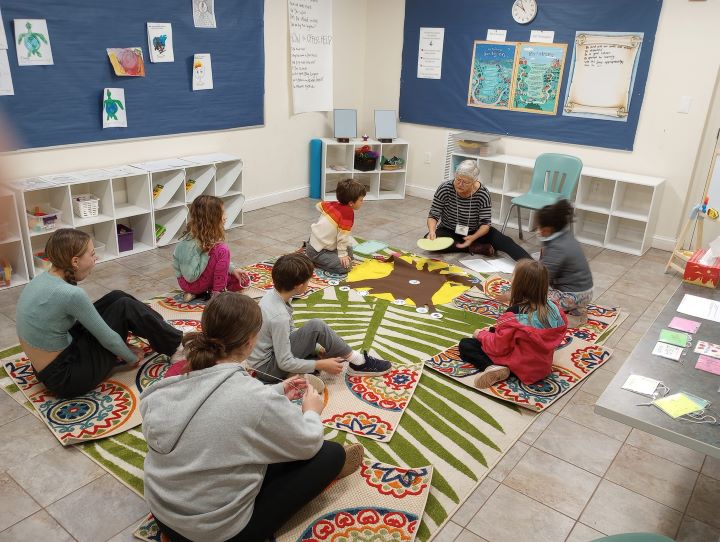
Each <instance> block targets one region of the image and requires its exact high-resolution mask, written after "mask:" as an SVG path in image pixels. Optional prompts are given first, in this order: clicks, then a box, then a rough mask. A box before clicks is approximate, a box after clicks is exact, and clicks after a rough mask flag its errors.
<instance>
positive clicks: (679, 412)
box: [653, 392, 704, 418]
mask: <svg viewBox="0 0 720 542" xmlns="http://www.w3.org/2000/svg"><path fill="white" fill-rule="evenodd" d="M653 404H654V405H655V406H656V407H658V408H659V409H660V410H662V411H663V412H664V413H665V414H667V415H668V416H670V417H671V418H679V417H680V416H684V415H686V414H690V413H691V412H697V411H698V410H702V409H703V408H704V407H703V406H701V405H699V404H698V403H696V402H695V401H693V400H692V399H691V398H690V397H688V396H687V395H686V394H685V393H683V392H680V393H673V394H672V395H668V396H667V397H663V398H662V399H655V400H654V401H653Z"/></svg>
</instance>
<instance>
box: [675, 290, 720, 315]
mask: <svg viewBox="0 0 720 542" xmlns="http://www.w3.org/2000/svg"><path fill="white" fill-rule="evenodd" d="M677 310H678V312H682V313H683V314H689V315H690V316H696V317H697V318H705V320H712V321H713V322H720V302H718V301H713V300H712V299H707V298H705V297H699V296H696V295H690V294H685V297H683V299H682V301H681V302H680V305H679V306H678V309H677Z"/></svg>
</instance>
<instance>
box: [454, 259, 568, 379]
mask: <svg viewBox="0 0 720 542" xmlns="http://www.w3.org/2000/svg"><path fill="white" fill-rule="evenodd" d="M547 295H548V272H547V269H546V268H545V266H544V265H543V264H542V263H540V262H536V261H535V260H527V259H525V260H520V261H519V262H518V263H517V264H516V265H515V272H514V273H513V280H512V287H511V289H510V307H508V309H507V311H506V312H505V313H504V314H502V315H501V316H500V318H498V321H497V323H496V325H495V326H493V327H490V328H488V329H477V330H475V333H474V336H475V338H473V339H470V338H468V339H462V340H461V341H460V356H461V357H462V360H463V361H464V362H466V363H472V364H473V365H475V366H476V367H477V368H478V369H480V370H481V371H482V372H481V373H480V374H478V375H477V376H476V377H475V387H477V388H488V387H490V386H492V385H493V384H495V383H497V382H500V381H501V380H505V379H506V378H507V377H509V376H510V373H512V374H514V375H515V376H517V377H518V378H519V379H520V381H521V382H522V383H523V384H534V383H535V382H537V381H538V380H542V379H543V378H545V377H546V376H548V375H549V374H550V372H551V368H552V360H553V354H554V353H555V349H556V348H557V347H558V346H559V345H560V342H561V341H562V340H563V337H564V336H565V330H566V329H567V317H566V316H565V313H563V311H562V310H561V309H560V308H559V307H558V306H557V305H556V304H555V303H554V302H553V301H550V300H548V298H547Z"/></svg>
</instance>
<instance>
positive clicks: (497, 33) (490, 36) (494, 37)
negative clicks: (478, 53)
mask: <svg viewBox="0 0 720 542" xmlns="http://www.w3.org/2000/svg"><path fill="white" fill-rule="evenodd" d="M506 37H507V30H505V29H499V28H488V31H487V38H486V41H505V38H506Z"/></svg>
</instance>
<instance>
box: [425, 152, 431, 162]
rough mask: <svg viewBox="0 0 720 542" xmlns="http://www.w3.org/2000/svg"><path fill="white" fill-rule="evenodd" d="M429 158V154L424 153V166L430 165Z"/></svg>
mask: <svg viewBox="0 0 720 542" xmlns="http://www.w3.org/2000/svg"><path fill="white" fill-rule="evenodd" d="M430 157H431V155H430V153H429V152H426V153H425V163H426V164H429V163H430Z"/></svg>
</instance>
